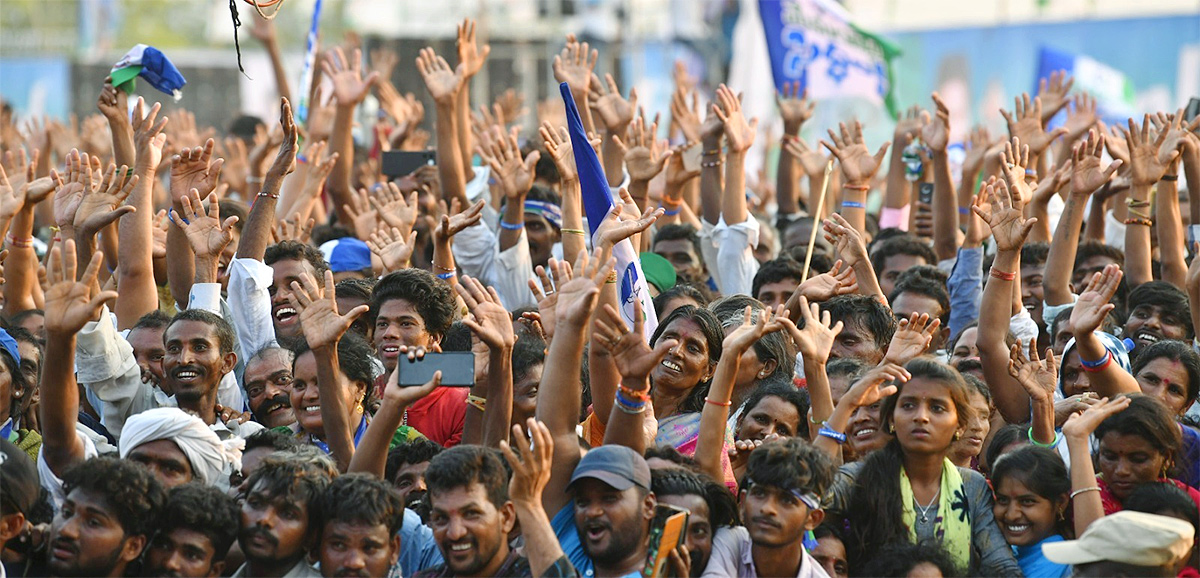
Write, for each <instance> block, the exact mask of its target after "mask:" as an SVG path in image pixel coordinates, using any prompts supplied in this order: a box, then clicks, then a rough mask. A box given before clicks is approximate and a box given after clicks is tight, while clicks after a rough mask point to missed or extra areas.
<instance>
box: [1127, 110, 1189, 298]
mask: <svg viewBox="0 0 1200 578" xmlns="http://www.w3.org/2000/svg"><path fill="white" fill-rule="evenodd" d="M1150 130H1151V123H1150V115H1146V117H1145V119H1144V120H1143V121H1142V125H1141V127H1138V125H1137V123H1135V122H1133V119H1132V118H1131V119H1129V131H1128V132H1126V134H1125V142H1126V144H1127V145H1128V146H1129V163H1130V167H1131V168H1132V171H1131V172H1132V175H1133V186H1132V188H1130V189H1129V200H1128V201H1127V204H1128V205H1129V218H1127V219H1125V225H1126V227H1125V274H1126V275H1127V276H1128V279H1127V280H1126V283H1127V284H1128V285H1129V288H1130V289H1133V288H1134V287H1137V286H1138V285H1141V284H1142V283H1147V282H1150V281H1153V280H1154V274H1153V272H1152V271H1151V263H1150V260H1151V256H1150V227H1152V226H1153V225H1154V222H1153V221H1151V220H1150V214H1149V211H1150V188H1151V187H1153V186H1154V185H1155V184H1157V183H1158V181H1160V180H1161V179H1162V177H1163V175H1164V174H1166V172H1167V167H1169V166H1170V165H1171V163H1172V162H1173V161H1174V160H1175V158H1176V157H1178V156H1179V151H1178V150H1173V149H1166V148H1165V147H1164V146H1163V143H1165V142H1166V140H1167V131H1161V132H1159V133H1158V137H1157V138H1151V134H1150Z"/></svg>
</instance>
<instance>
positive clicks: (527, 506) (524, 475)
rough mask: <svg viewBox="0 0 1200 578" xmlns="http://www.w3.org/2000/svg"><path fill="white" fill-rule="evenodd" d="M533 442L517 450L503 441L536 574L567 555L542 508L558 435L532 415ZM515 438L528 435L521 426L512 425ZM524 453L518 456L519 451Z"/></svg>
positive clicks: (511, 486) (511, 491)
mask: <svg viewBox="0 0 1200 578" xmlns="http://www.w3.org/2000/svg"><path fill="white" fill-rule="evenodd" d="M526 427H527V428H528V430H527V431H528V432H529V434H528V439H529V444H528V445H526V444H524V443H518V444H517V451H516V452H514V451H513V449H512V447H511V446H509V445H508V442H507V441H504V440H501V441H500V451H501V452H503V453H504V459H505V460H507V461H508V465H509V466H510V467H511V468H512V473H513V474H512V480H511V481H509V483H508V495H509V498H510V499H512V501H513V505H515V506H516V508H517V520H518V521H519V522H520V523H521V536H522V537H524V538H525V557H526V558H528V559H529V569H530V570H531V571H532V573H533V575H534V576H543V575H545V573H546V571H547V570H548V569H550V567H551V566H552V565H553V564H554V563H555V562H557V561H558V560H559V559H560V558H562V557H563V550H562V546H561V545H559V543H558V538H557V537H556V536H555V534H554V528H553V527H551V526H550V517H549V516H548V515H547V514H546V510H545V509H543V508H542V502H543V500H544V498H543V495H544V491H545V489H546V484H548V483H549V482H550V476H551V472H552V471H553V465H552V464H553V457H554V436H552V435H551V434H550V429H549V428H547V427H546V424H544V423H541V422H539V421H537V420H536V419H533V418H530V419H529V420H528V421H527V422H526ZM512 438H513V439H514V440H518V441H521V442H523V441H524V440H525V439H527V438H526V434H525V433H524V431H522V429H521V426H520V425H514V426H513V427H512ZM518 452H519V453H520V457H518V455H517V453H518Z"/></svg>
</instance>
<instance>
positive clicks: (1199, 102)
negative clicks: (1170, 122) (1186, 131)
mask: <svg viewBox="0 0 1200 578" xmlns="http://www.w3.org/2000/svg"><path fill="white" fill-rule="evenodd" d="M1197 116H1200V96H1193V97H1192V98H1191V100H1189V101H1188V105H1187V108H1185V109H1183V118H1185V119H1187V121H1188V122H1192V119H1194V118H1196V117H1197Z"/></svg>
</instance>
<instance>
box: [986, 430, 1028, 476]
mask: <svg viewBox="0 0 1200 578" xmlns="http://www.w3.org/2000/svg"><path fill="white" fill-rule="evenodd" d="M1030 427H1031V426H1030V425H1029V424H1019V423H1006V424H1004V425H1002V426H1000V429H997V430H996V432H995V433H993V434H992V441H991V443H989V444H988V447H987V454H986V455H987V459H986V460H985V462H984V463H982V464H980V466H981V468H982V469H983V471H985V472H991V471H992V470H993V469H994V468H995V467H996V461H997V460H999V459H1000V458H1001V457H1003V456H1004V455H1005V453H1004V448H1006V447H1008V446H1011V445H1013V444H1018V445H1019V446H1024V445H1028V444H1029V428H1030Z"/></svg>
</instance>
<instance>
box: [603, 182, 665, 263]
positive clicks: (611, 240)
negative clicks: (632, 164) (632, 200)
mask: <svg viewBox="0 0 1200 578" xmlns="http://www.w3.org/2000/svg"><path fill="white" fill-rule="evenodd" d="M621 191H622V192H621V194H622V196H626V195H628V193H625V192H624V189H622V190H621ZM622 211H624V208H623V205H621V204H617V205H615V206H614V207H613V210H612V211H610V212H609V213H608V215H607V216H605V217H604V220H603V221H601V222H600V226H599V227H596V235H595V237H596V241H597V243H598V244H599V245H600V246H602V247H604V248H605V249H611V248H613V247H614V246H615V245H616V244H617V243H620V242H621V241H624V240H625V239H628V238H630V237H632V236H634V235H636V234H638V233H641V232H642V231H645V230H646V229H648V228H650V225H653V224H654V221H657V220H658V218H659V217H661V216H662V214H663V209H662V208H661V207H660V208H655V209H646V212H644V213H642V216H641V217H639V218H634V219H629V220H626V219H624V218H622V216H621V214H622Z"/></svg>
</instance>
